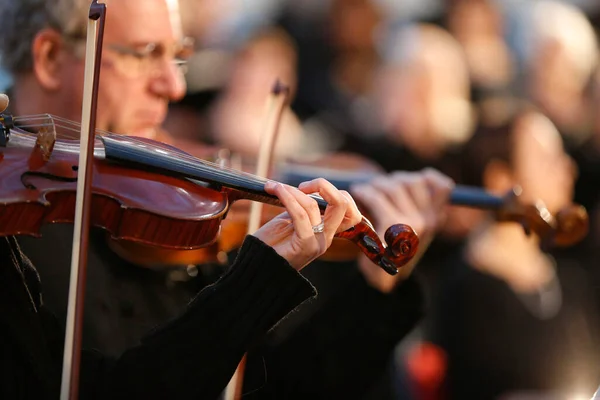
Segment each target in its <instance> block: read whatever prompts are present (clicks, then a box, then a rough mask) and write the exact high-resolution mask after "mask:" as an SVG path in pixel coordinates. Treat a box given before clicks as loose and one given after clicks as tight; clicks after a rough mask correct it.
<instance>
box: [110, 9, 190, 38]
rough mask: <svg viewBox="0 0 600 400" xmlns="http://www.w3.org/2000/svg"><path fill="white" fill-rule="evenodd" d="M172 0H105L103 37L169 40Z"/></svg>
mask: <svg viewBox="0 0 600 400" xmlns="http://www.w3.org/2000/svg"><path fill="white" fill-rule="evenodd" d="M172 3H174V1H173V0H106V27H105V40H106V41H107V42H117V43H120V44H136V43H153V42H172V41H174V40H177V39H179V35H178V34H176V29H174V26H173V24H172V21H173V20H174V18H173V17H176V18H179V15H178V14H175V12H176V9H174V8H173V7H172V6H171V4H172Z"/></svg>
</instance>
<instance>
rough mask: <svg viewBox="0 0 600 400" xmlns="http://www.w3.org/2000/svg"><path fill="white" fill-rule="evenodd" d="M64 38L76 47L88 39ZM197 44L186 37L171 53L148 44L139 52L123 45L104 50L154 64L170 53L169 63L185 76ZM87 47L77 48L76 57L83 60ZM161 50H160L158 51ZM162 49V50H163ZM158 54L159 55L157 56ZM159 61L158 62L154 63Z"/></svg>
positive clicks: (78, 37) (156, 45)
mask: <svg viewBox="0 0 600 400" xmlns="http://www.w3.org/2000/svg"><path fill="white" fill-rule="evenodd" d="M62 36H63V38H64V39H65V40H66V41H67V42H70V43H71V44H72V46H73V47H75V46H76V45H77V44H82V43H85V42H86V40H87V39H86V38H84V37H82V36H81V35H67V34H63V35H62ZM194 45H195V42H194V39H193V38H191V37H184V38H183V39H182V40H181V41H180V42H178V43H176V44H175V45H174V46H173V47H172V50H171V51H170V52H167V51H165V49H164V46H163V45H162V44H160V43H147V44H146V45H145V46H144V49H143V50H138V49H136V48H135V46H128V45H121V44H116V43H113V44H105V45H104V49H107V50H111V51H113V52H115V53H116V54H117V55H119V56H121V57H127V56H131V57H134V58H137V59H139V60H153V62H155V63H157V62H161V61H164V57H165V55H166V54H168V53H170V56H169V63H171V64H172V65H174V66H175V67H176V68H177V69H178V71H180V72H181V73H182V74H183V75H185V74H186V73H187V64H188V60H189V58H190V57H191V56H192V55H193V53H194V49H195V47H194ZM84 49H85V46H83V47H81V48H76V49H75V52H76V55H77V56H78V57H80V58H83V54H82V53H83V52H84V51H85V50H84ZM157 49H159V50H157ZM161 49H162V50H161ZM157 53H158V54H157ZM154 60H157V61H154ZM160 69H161V67H159V66H158V65H154V66H153V67H150V68H149V72H146V73H147V74H148V76H150V75H151V74H152V72H154V71H157V70H160ZM121 70H122V71H123V72H124V73H125V74H127V75H130V76H132V77H138V76H144V74H145V73H144V72H140V73H139V74H138V75H136V76H134V75H135V74H131V73H130V71H125V70H123V69H122V68H121Z"/></svg>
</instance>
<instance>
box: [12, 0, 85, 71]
mask: <svg viewBox="0 0 600 400" xmlns="http://www.w3.org/2000/svg"><path fill="white" fill-rule="evenodd" d="M90 4H91V1H90V0H0V27H2V34H0V55H2V64H3V66H4V68H6V69H7V70H8V72H10V73H12V74H13V75H20V74H23V73H27V72H29V71H31V69H32V67H33V59H32V54H31V47H32V44H33V40H34V39H35V36H36V35H37V34H38V33H39V32H40V31H41V30H42V29H46V28H52V29H55V30H56V31H58V32H59V33H61V34H63V35H65V37H71V38H78V37H82V38H85V33H86V27H87V17H88V10H89V7H90Z"/></svg>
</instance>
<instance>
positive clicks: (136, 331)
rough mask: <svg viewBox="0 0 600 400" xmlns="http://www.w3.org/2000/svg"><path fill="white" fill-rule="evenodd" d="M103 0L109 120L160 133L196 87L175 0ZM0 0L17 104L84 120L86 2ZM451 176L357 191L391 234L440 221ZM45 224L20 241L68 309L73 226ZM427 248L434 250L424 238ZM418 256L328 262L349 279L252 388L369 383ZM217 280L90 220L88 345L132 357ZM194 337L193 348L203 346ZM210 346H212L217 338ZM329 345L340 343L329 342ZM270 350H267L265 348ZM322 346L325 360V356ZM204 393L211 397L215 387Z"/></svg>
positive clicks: (414, 295) (48, 294)
mask: <svg viewBox="0 0 600 400" xmlns="http://www.w3.org/2000/svg"><path fill="white" fill-rule="evenodd" d="M106 3H107V6H108V13H107V18H106V26H105V34H104V51H103V59H102V65H101V77H100V89H99V105H100V107H99V113H98V121H97V122H98V128H99V129H106V130H110V131H114V132H116V133H125V134H135V135H138V136H146V137H151V138H154V139H158V140H161V136H160V134H155V133H156V132H157V131H159V129H160V124H161V122H162V119H163V116H164V114H165V113H166V107H167V104H168V102H169V101H170V100H171V101H172V100H176V99H178V98H180V97H181V96H182V94H183V93H184V91H185V86H184V81H183V76H182V71H181V69H180V68H179V66H180V64H181V60H182V59H183V58H184V57H185V55H186V46H185V43H183V40H182V39H180V38H181V34H180V32H177V29H175V28H173V27H172V24H171V21H172V19H171V18H169V17H170V16H172V15H173V14H172V11H171V10H170V9H169V7H168V5H167V3H168V2H167V1H165V0H127V1H115V0H107V1H106ZM1 4H2V6H3V7H2V10H3V12H2V13H1V14H0V24H1V25H2V26H3V37H1V38H0V45H1V48H0V51H1V52H2V53H3V54H5V55H12V56H11V57H8V56H4V57H3V60H4V61H5V63H6V66H7V67H8V69H9V70H10V72H11V73H12V75H13V77H14V87H13V88H12V92H13V93H12V94H13V96H14V101H13V103H12V104H13V107H12V109H11V110H10V111H11V112H12V113H13V114H18V115H27V114H40V113H52V114H57V115H59V116H61V117H64V118H68V119H72V120H78V119H79V114H80V112H81V110H80V109H81V92H82V91H81V87H82V85H83V82H82V78H81V77H82V71H83V58H82V54H83V53H82V50H83V47H84V44H85V40H84V37H85V18H84V16H87V7H88V6H89V1H88V0H55V2H53V3H50V2H48V1H42V0H23V1H19V2H6V3H1ZM451 188H452V183H451V181H450V180H449V179H448V178H446V177H444V176H441V175H440V174H439V173H435V172H427V173H414V174H397V175H390V176H387V177H381V178H380V180H379V181H378V183H373V184H372V185H371V186H367V187H363V188H362V190H361V188H360V187H359V188H358V189H356V193H355V195H356V196H357V198H360V200H361V201H362V202H363V203H364V205H365V207H366V210H367V211H368V212H369V213H370V214H372V221H373V223H374V225H375V226H376V227H377V229H378V233H379V234H380V236H382V235H383V233H384V232H385V229H386V228H387V227H388V226H389V225H388V226H386V224H387V223H388V222H390V221H392V220H393V223H398V222H400V221H401V222H403V223H407V224H409V225H411V226H413V225H412V224H414V229H415V230H416V231H417V233H418V234H419V236H420V237H421V238H425V237H428V236H430V234H432V233H434V232H435V230H436V229H437V227H438V226H439V224H440V223H441V221H442V220H443V215H444V211H445V209H444V206H443V203H444V202H443V201H442V199H447V198H448V195H449V193H450V191H451ZM433 199H436V201H434V200H433ZM438 200H439V201H438ZM41 233H42V237H41V238H39V239H38V238H28V237H23V238H20V245H21V248H22V249H23V251H24V253H26V254H27V255H28V257H29V258H30V259H31V261H32V263H33V264H34V265H35V266H36V268H37V269H38V270H39V272H40V276H41V278H42V280H43V282H44V295H45V296H44V298H45V302H46V304H47V305H48V307H49V308H50V309H52V311H54V312H55V313H56V314H57V315H58V318H59V321H64V319H65V315H66V310H67V293H68V282H69V271H68V265H69V263H70V257H71V241H72V237H73V229H72V227H71V226H67V225H64V226H61V225H49V226H46V227H44V228H42V232H41ZM419 248H420V249H421V250H422V251H424V249H425V248H426V246H425V244H423V245H420V246H419ZM49 254H51V255H52V256H51V257H49V256H48V255H49ZM415 262H416V261H415ZM414 265H415V263H413V264H411V266H408V267H405V270H406V271H407V272H405V273H401V274H399V275H400V276H398V277H387V276H381V275H380V274H379V271H377V270H376V269H377V268H378V267H376V266H372V265H369V264H368V263H365V264H364V265H362V266H361V267H360V268H358V267H357V265H356V263H351V265H344V266H340V267H338V268H331V269H328V270H327V271H328V272H329V273H332V272H330V271H335V273H338V272H339V273H343V279H342V277H341V276H338V275H336V278H339V279H337V281H339V285H338V286H336V287H335V288H334V289H333V290H331V291H330V293H329V295H328V296H322V298H320V299H319V301H317V302H314V303H313V304H314V305H315V307H311V308H310V309H309V308H307V307H305V309H307V310H308V311H307V314H308V315H304V316H305V317H306V318H305V319H296V322H295V324H291V325H293V326H292V327H289V326H286V327H288V328H290V329H289V330H287V331H285V332H284V331H283V330H282V329H281V328H282V327H283V325H284V324H280V325H279V326H278V329H275V330H274V331H273V335H272V336H271V337H270V338H269V340H268V341H267V343H266V344H265V346H266V348H265V349H264V353H263V354H264V355H265V359H267V357H268V362H267V365H266V372H267V377H265V376H264V373H263V374H262V375H261V373H262V372H264V370H265V366H263V365H262V364H260V363H259V364H258V365H256V367H255V368H256V371H258V374H257V375H258V376H257V377H256V380H255V381H254V382H253V381H252V380H249V383H248V385H249V386H248V390H253V389H261V388H262V389H265V386H266V385H265V382H268V385H269V386H272V387H270V388H267V389H268V390H274V391H275V394H276V395H277V396H278V397H281V396H282V395H280V394H281V393H285V392H286V391H287V393H288V394H289V395H293V394H297V393H298V392H297V389H298V388H299V387H302V388H304V389H305V390H306V391H307V392H306V396H307V397H313V398H314V397H316V396H319V395H321V396H324V397H337V396H341V397H344V394H345V393H349V394H350V395H360V394H361V393H364V392H365V391H366V390H368V388H369V386H370V385H372V384H373V382H374V381H375V380H377V379H378V378H379V376H380V374H381V373H383V372H384V371H385V367H386V365H387V362H388V360H389V358H390V356H391V355H392V351H393V349H394V347H395V345H396V344H397V343H398V342H399V341H400V340H401V339H402V338H403V337H404V336H405V335H406V334H407V333H408V332H409V331H411V330H412V329H413V327H414V325H415V323H416V322H417V321H418V320H419V318H420V317H421V315H422V312H423V297H422V293H421V289H420V286H419V284H418V282H417V280H416V278H415V277H414V276H412V274H409V273H408V272H410V271H411V270H412V267H413V266H414ZM310 267H311V269H312V270H313V271H314V272H309V271H307V272H306V275H307V276H309V275H310V274H311V273H314V275H313V276H314V277H315V279H318V278H319V274H321V273H326V272H321V271H324V269H323V268H315V267H317V266H316V265H315V264H312V265H311V266H310ZM219 271H220V270H219ZM218 274H220V273H219V272H218V273H217V275H218ZM213 279H214V277H212V276H210V277H207V276H205V275H204V270H203V269H201V268H195V267H194V268H169V269H149V268H140V267H138V266H136V265H132V264H129V263H127V262H126V261H124V260H122V259H120V258H119V257H118V256H117V255H116V254H115V253H114V252H112V251H111V250H110V249H109V247H108V245H107V243H106V236H105V234H104V232H102V231H100V230H94V231H92V232H91V234H90V247H89V253H88V275H87V280H88V285H87V288H86V298H85V318H84V333H83V342H84V346H86V347H91V348H97V349H99V350H101V351H102V352H103V353H104V354H106V355H109V356H112V357H119V356H121V354H122V353H123V352H125V351H128V349H129V348H131V347H132V346H134V345H135V344H136V343H138V342H139V340H140V338H141V337H142V336H143V334H144V333H145V332H146V331H148V330H150V329H152V328H153V327H154V326H156V325H159V324H162V323H164V321H167V320H170V319H172V318H174V317H175V316H177V315H179V314H180V313H181V312H182V310H183V309H185V307H186V305H187V304H188V303H189V302H190V300H191V299H192V298H194V296H195V294H196V293H197V292H198V291H199V290H200V289H202V288H203V287H204V286H206V285H207V284H210V283H211V282H212V281H213ZM319 292H320V293H322V291H321V290H320V289H319ZM323 292H325V291H323ZM223 309H227V307H225V306H224V307H223ZM217 315H218V314H217ZM294 315H299V313H295V314H294ZM215 317H216V316H215ZM288 320H289V319H288ZM288 320H286V322H287V321H288ZM364 326H368V327H369V329H366V330H365V329H364ZM192 336H193V335H192ZM192 339H193V338H190V340H192ZM317 340H318V341H317ZM185 343H187V344H188V347H189V346H195V345H197V344H196V342H193V343H194V344H192V343H191V342H185ZM316 343H318V344H319V345H316ZM199 346H203V347H204V346H209V347H210V346H212V343H211V342H210V341H207V342H205V343H201V344H199ZM323 348H328V349H330V350H329V351H327V352H323ZM349 349H350V350H351V351H349ZM315 355H316V357H315ZM350 355H354V356H352V357H350ZM261 356H262V354H261V353H259V354H258V358H259V359H260V358H261ZM324 356H325V357H327V358H328V360H327V363H325V362H320V361H319V360H323V359H322V357H324ZM248 372H249V373H250V372H251V371H248ZM274 374H277V375H278V376H277V379H276V380H275V379H272V376H273V375H274ZM249 378H250V377H249ZM255 393H258V394H259V395H260V394H261V393H263V392H260V391H258V392H255ZM204 397H208V398H210V393H207V394H206V395H205V396H204ZM287 397H289V396H287Z"/></svg>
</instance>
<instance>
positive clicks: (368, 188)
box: [352, 169, 454, 235]
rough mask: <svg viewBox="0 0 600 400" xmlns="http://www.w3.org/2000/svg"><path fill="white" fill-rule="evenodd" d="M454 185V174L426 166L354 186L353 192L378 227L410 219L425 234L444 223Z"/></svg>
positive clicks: (419, 232)
mask: <svg viewBox="0 0 600 400" xmlns="http://www.w3.org/2000/svg"><path fill="white" fill-rule="evenodd" d="M453 187H454V183H453V182H452V180H451V179H450V178H448V177H447V176H445V175H443V174H441V173H440V172H438V171H436V170H434V169H426V170H423V171H419V172H396V173H393V174H390V175H387V176H382V177H378V178H376V179H374V180H373V181H371V182H370V183H369V184H366V185H357V186H353V187H352V194H353V196H355V197H356V199H358V200H360V201H361V202H362V203H363V204H364V205H365V207H366V208H367V210H368V214H369V215H370V216H372V218H373V220H374V221H373V222H374V223H375V225H376V226H377V229H378V230H382V229H387V228H388V227H389V226H391V225H393V224H396V223H408V222H410V225H411V226H412V227H413V229H415V231H416V232H417V233H418V234H419V235H422V234H430V233H433V232H434V231H435V230H437V228H438V227H439V225H441V223H442V221H443V213H444V210H445V207H444V206H445V205H446V204H447V202H448V198H449V196H450V193H451V191H452V188H453ZM379 233H380V234H381V233H382V232H379Z"/></svg>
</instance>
